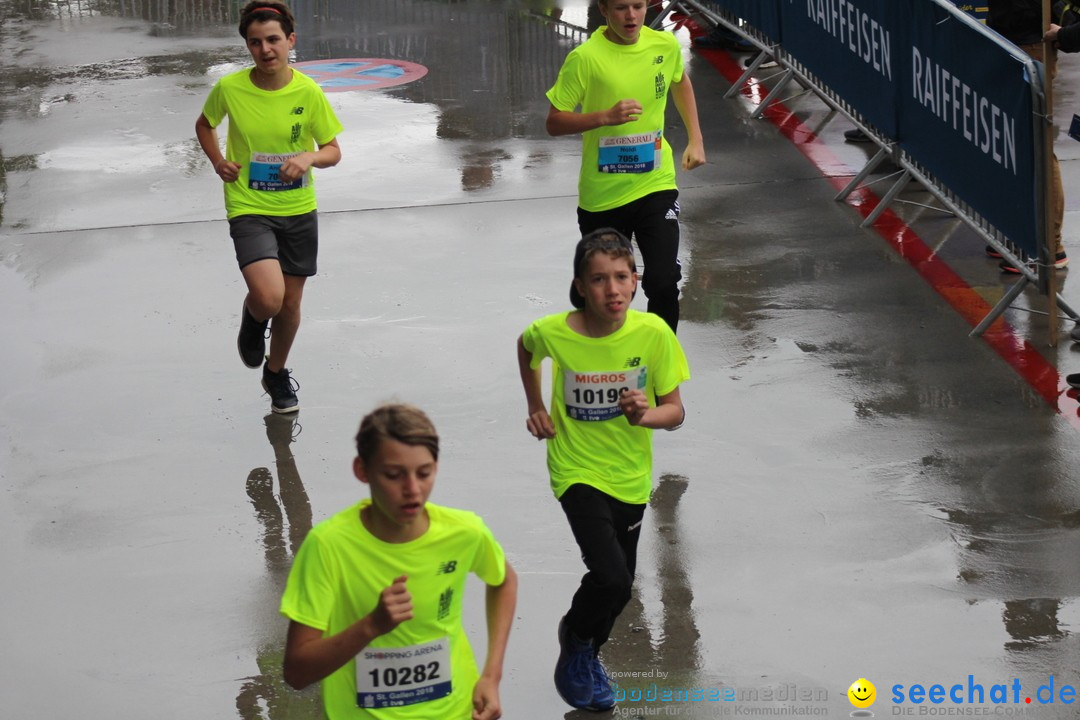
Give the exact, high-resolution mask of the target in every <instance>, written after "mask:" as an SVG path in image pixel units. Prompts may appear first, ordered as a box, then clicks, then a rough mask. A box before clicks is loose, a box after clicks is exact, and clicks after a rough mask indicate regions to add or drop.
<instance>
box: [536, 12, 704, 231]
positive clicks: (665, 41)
mask: <svg viewBox="0 0 1080 720" xmlns="http://www.w3.org/2000/svg"><path fill="white" fill-rule="evenodd" d="M606 29H607V26H606V25H605V26H601V27H600V29H598V30H597V31H596V32H594V33H593V34H592V35H590V36H589V39H588V40H586V41H585V42H584V43H582V44H581V45H579V46H577V47H576V48H574V49H573V50H571V51H570V54H569V55H568V56H567V57H566V60H565V62H563V66H562V69H561V70H559V78H558V80H556V81H555V86H554V87H552V88H551V89H550V90H548V92H547V98H548V100H550V101H551V104H552V105H554V106H555V108H556V109H558V110H563V111H568V112H571V111H573V110H574V109H575V108H576V107H578V106H579V105H580V106H581V112H583V113H591V112H598V111H600V110H607V109H609V108H610V107H612V106H613V105H614V104H615V103H617V102H618V101H620V100H637V101H638V102H639V103H641V107H642V113H641V116H640V117H638V119H637V120H635V121H633V122H629V123H624V124H622V125H615V126H608V127H600V128H596V129H595V130H589V131H588V132H585V133H583V134H582V150H581V174H580V176H579V177H578V205H580V206H581V208H582V209H584V210H588V211H589V212H601V211H603V210H611V209H612V208H617V207H621V206H623V205H626V204H627V203H630V202H633V201H634V200H637V199H638V198H642V197H645V196H646V195H649V194H651V193H654V192H659V191H661V190H674V189H676V186H675V161H674V159H673V158H672V154H671V146H670V145H668V142H667V140H666V139H665V137H664V111H665V109H666V107H667V96H668V91H669V90H670V88H671V83H673V82H680V81H681V80H682V76H683V61H682V49H681V48H680V46H679V42H678V40H676V39H675V36H674V35H672V34H671V33H669V32H660V31H657V30H652V29H650V28H647V27H643V28H641V35H640V36H639V37H638V41H637V42H636V43H634V44H633V45H619V44H617V43H613V42H611V41H610V40H608V39H607V38H606V37H604V31H605V30H606Z"/></svg>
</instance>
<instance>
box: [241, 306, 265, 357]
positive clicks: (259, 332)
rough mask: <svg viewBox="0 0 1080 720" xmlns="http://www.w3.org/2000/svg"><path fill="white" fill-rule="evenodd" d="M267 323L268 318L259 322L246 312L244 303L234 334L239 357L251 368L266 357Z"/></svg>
mask: <svg viewBox="0 0 1080 720" xmlns="http://www.w3.org/2000/svg"><path fill="white" fill-rule="evenodd" d="M269 325H270V321H269V320H263V321H262V322H259V321H258V320H256V319H255V318H253V317H252V316H251V313H249V312H248V309H247V303H246V302H245V303H244V307H243V308H242V309H241V311H240V333H239V334H238V335H237V336H236V349H237V350H239V351H240V359H241V360H243V361H244V364H245V365H247V366H248V367H249V368H251V369H252V370H254V369H255V368H257V367H259V366H260V365H262V364H263V359H264V358H265V357H266V336H267V335H268V333H267V331H266V329H267V327H268V326H269Z"/></svg>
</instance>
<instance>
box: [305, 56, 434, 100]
mask: <svg viewBox="0 0 1080 720" xmlns="http://www.w3.org/2000/svg"><path fill="white" fill-rule="evenodd" d="M293 67H295V68H299V70H300V72H302V73H304V74H305V75H307V76H308V77H310V78H311V79H312V80H314V81H315V82H317V83H319V87H321V88H322V89H323V91H324V92H348V91H350V90H378V89H380V88H386V87H393V86H394V85H404V84H406V83H411V82H413V81H414V80H419V79H420V78H422V77H424V76H425V75H427V73H428V69H427V67H425V66H423V65H419V64H417V63H414V62H409V61H407V60H385V59H382V58H338V59H332V60H306V61H304V62H298V63H293Z"/></svg>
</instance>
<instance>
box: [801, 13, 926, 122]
mask: <svg viewBox="0 0 1080 720" xmlns="http://www.w3.org/2000/svg"><path fill="white" fill-rule="evenodd" d="M906 4H907V0H905V1H904V2H898V1H897V0H781V3H780V10H781V18H780V22H781V31H780V33H781V38H782V40H783V46H784V49H785V50H786V51H787V52H788V53H790V54H791V55H792V56H793V57H794V58H796V59H797V60H798V61H799V62H800V63H802V64H803V65H805V66H806V68H807V69H808V70H809V71H810V72H811V73H813V74H814V75H815V76H816V77H817V78H818V80H819V81H821V82H822V83H823V84H825V85H826V86H828V87H829V88H831V89H832V90H833V91H834V92H836V94H838V95H839V96H840V97H842V98H844V99H845V100H848V101H849V102H851V103H852V105H853V107H855V108H856V109H857V110H858V111H859V113H861V114H862V115H863V117H865V118H866V119H867V120H868V121H870V122H871V123H872V124H873V125H874V126H875V127H876V128H877V129H878V130H880V131H881V133H882V134H883V135H885V136H887V137H891V138H895V137H896V136H897V115H896V98H897V95H898V92H899V87H900V79H901V76H902V74H903V72H904V67H903V62H902V61H901V59H902V57H903V55H902V53H901V46H902V45H903V39H902V38H901V37H900V36H901V35H902V34H903V32H904V28H903V26H902V25H901V24H900V7H901V6H903V5H906Z"/></svg>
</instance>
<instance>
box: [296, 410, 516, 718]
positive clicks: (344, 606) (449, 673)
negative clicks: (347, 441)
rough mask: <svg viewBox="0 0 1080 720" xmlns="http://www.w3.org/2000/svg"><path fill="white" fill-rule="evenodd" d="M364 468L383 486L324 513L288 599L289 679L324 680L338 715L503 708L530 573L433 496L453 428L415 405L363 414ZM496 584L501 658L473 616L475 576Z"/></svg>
mask: <svg viewBox="0 0 1080 720" xmlns="http://www.w3.org/2000/svg"><path fill="white" fill-rule="evenodd" d="M356 447H357V457H356V459H355V460H354V461H353V472H354V473H355V475H356V477H357V478H358V479H359V480H360V481H361V482H362V483H364V484H366V485H367V486H368V487H369V488H370V490H371V497H370V499H365V500H362V501H360V502H359V503H357V504H355V505H352V506H350V507H348V508H346V509H344V510H342V511H341V512H339V513H337V514H336V515H334V516H332V517H331V518H330V519H328V520H325V521H323V522H321V523H319V524H318V525H316V526H315V527H314V528H313V529H312V530H311V532H310V533H308V536H307V537H306V538H305V539H304V543H303V544H302V545H301V546H300V550H299V551H298V552H297V554H296V560H295V561H294V563H293V567H292V571H291V572H290V574H289V581H288V584H287V585H286V588H285V594H284V596H283V597H282V600H281V612H282V613H283V614H284V615H285V616H286V617H288V618H289V620H290V621H291V622H290V623H289V635H288V639H287V641H286V645H285V667H284V671H285V680H286V682H288V683H289V684H290V685H292V686H293V687H295V688H303V687H306V686H308V685H310V684H311V683H314V682H318V681H320V680H321V681H322V691H323V693H322V694H323V704H324V707H325V711H326V717H327V718H329V719H330V720H342V719H348V720H375V719H377V718H384V719H389V718H393V720H410V719H415V720H434V719H436V718H438V720H443V719H444V718H445V720H469V719H470V718H471V719H472V720H495V719H496V718H498V717H500V715H501V713H502V705H501V702H500V699H499V682H500V680H501V679H502V667H503V658H504V656H505V653H506V641H507V638H508V637H509V634H510V624H511V622H512V620H513V615H514V607H515V604H516V598H517V576H516V575H515V573H514V570H513V568H511V567H510V564H509V563H508V562H507V561H506V556H505V555H504V553H503V549H502V547H501V546H500V545H499V543H498V542H496V540H495V538H494V537H492V534H491V531H490V530H488V528H487V526H486V525H485V524H484V521H483V520H481V519H480V518H479V517H478V516H477V515H475V514H473V513H471V512H466V511H464V510H455V509H452V508H447V507H442V506H439V505H435V504H433V503H429V502H428V501H427V500H428V497H429V495H430V494H431V491H432V489H433V487H434V485H435V475H436V471H437V469H438V458H439V437H438V435H437V434H436V433H435V428H434V426H433V425H432V424H431V421H430V420H429V419H428V418H427V416H426V415H425V414H424V413H423V412H421V411H420V410H418V409H417V408H414V407H411V406H408V405H383V406H382V407H379V408H376V409H375V410H374V411H373V412H371V413H370V414H368V415H367V416H366V417H365V418H364V420H363V421H362V422H361V423H360V431H359V433H357V436H356ZM469 573H476V575H477V576H479V577H480V579H481V580H483V581H484V583H485V584H487V586H488V587H487V626H488V628H487V629H488V648H487V660H486V662H485V663H484V667H483V670H478V669H477V666H476V661H475V660H474V658H473V652H472V649H471V648H470V646H469V641H468V639H467V637H466V635H465V630H464V628H463V627H462V622H461V617H462V608H463V606H464V600H465V580H466V576H467V575H468V574H469Z"/></svg>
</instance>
